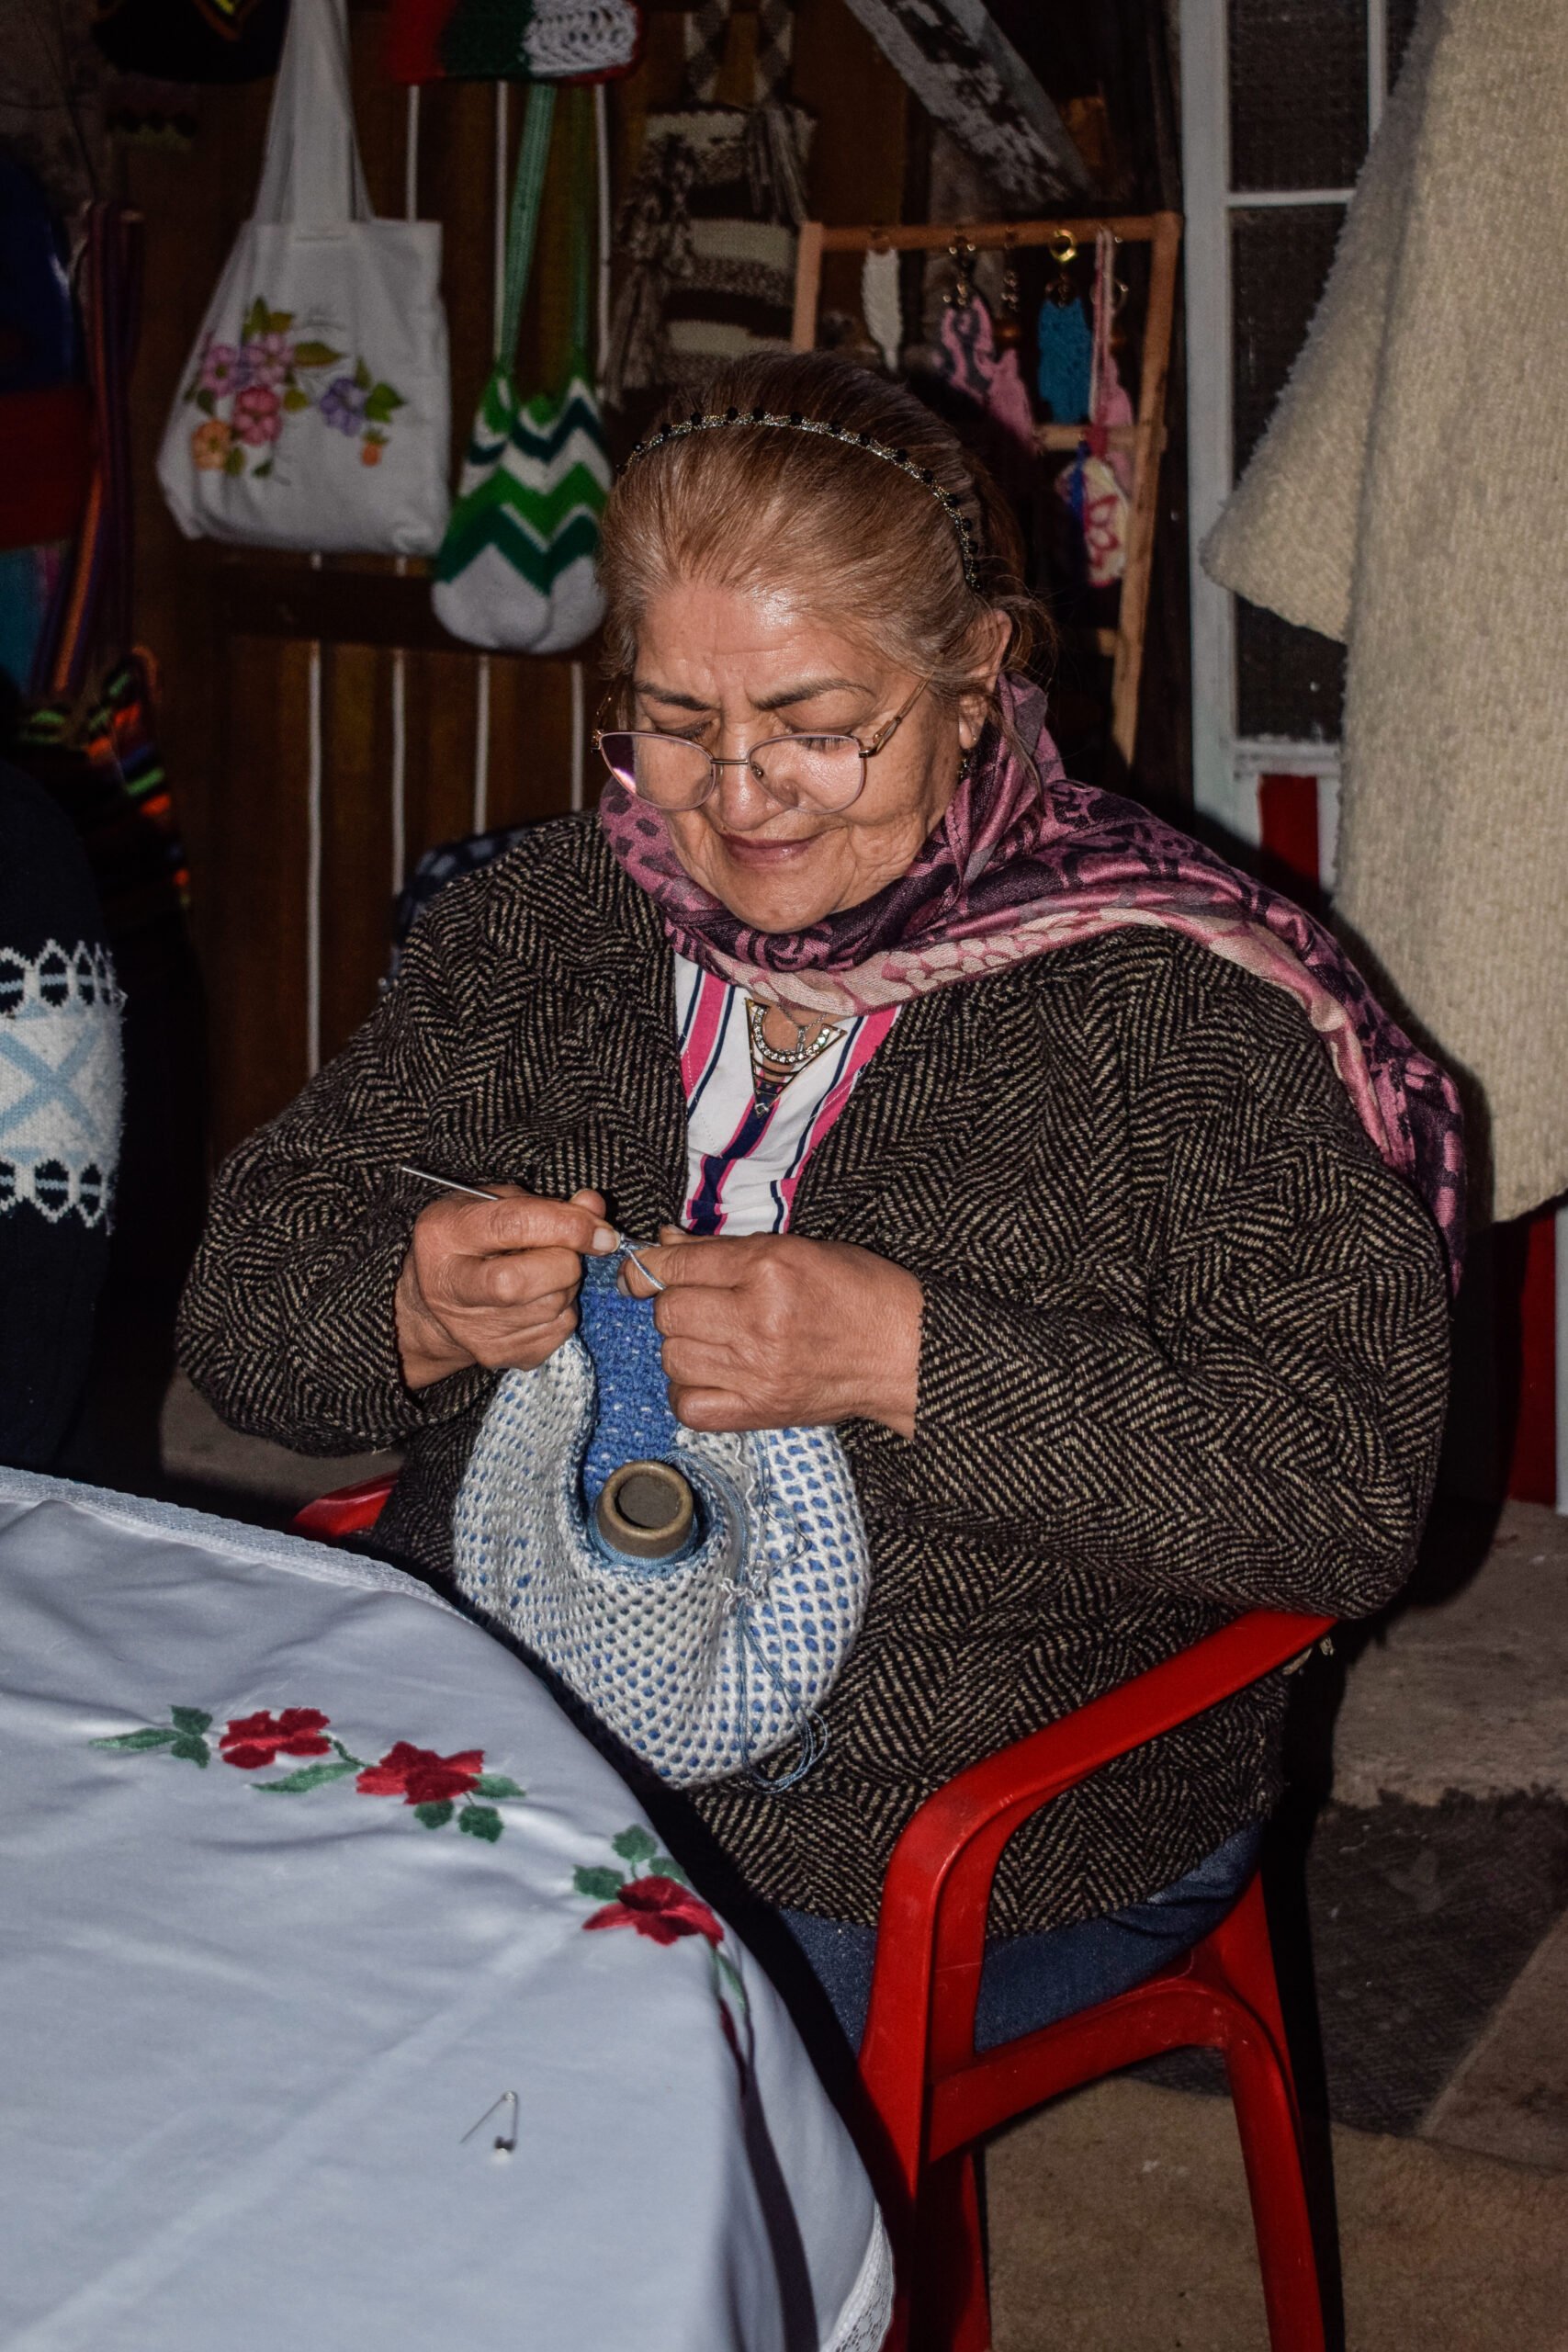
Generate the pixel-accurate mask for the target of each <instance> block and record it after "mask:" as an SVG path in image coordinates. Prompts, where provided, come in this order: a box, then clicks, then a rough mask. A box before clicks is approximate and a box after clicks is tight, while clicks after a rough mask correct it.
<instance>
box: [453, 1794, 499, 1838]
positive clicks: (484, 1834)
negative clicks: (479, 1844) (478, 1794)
mask: <svg viewBox="0 0 1568 2352" xmlns="http://www.w3.org/2000/svg"><path fill="white" fill-rule="evenodd" d="M457 1826H458V1828H459V1829H466V1830H467V1831H468V1835H469V1837H470V1838H484V1839H485V1841H486V1843H487V1844H489V1845H491V1846H493V1845H494V1843H495V1841H496V1839H497V1838H499V1837H500V1835H501V1832H502V1818H501V1815H500V1814H499V1813H497V1811H496V1809H495V1807H494V1805H492V1804H466V1805H465V1806H464V1807H463V1810H462V1812H461V1813H460V1814H459V1815H457Z"/></svg>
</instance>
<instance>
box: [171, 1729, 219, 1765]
mask: <svg viewBox="0 0 1568 2352" xmlns="http://www.w3.org/2000/svg"><path fill="white" fill-rule="evenodd" d="M169 1753H170V1755H171V1756H177V1757H178V1758H179V1759H180V1761H181V1763H182V1764H199V1765H200V1766H201V1768H202V1770H203V1771H205V1770H206V1769H207V1760H208V1758H209V1755H210V1754H211V1750H210V1748H209V1747H208V1745H207V1742H206V1741H205V1740H204V1739H197V1737H196V1736H195V1735H194V1734H193V1733H190V1732H182V1733H181V1734H180V1736H179V1737H178V1739H176V1740H174V1741H172V1742H171V1744H170V1747H169Z"/></svg>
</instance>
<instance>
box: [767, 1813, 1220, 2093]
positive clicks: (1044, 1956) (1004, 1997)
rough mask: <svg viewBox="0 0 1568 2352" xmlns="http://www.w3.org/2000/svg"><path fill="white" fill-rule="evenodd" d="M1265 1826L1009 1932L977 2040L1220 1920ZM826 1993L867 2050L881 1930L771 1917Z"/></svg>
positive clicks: (1060, 2003)
mask: <svg viewBox="0 0 1568 2352" xmlns="http://www.w3.org/2000/svg"><path fill="white" fill-rule="evenodd" d="M1262 1842H1263V1824H1262V1823H1261V1822H1260V1821H1255V1822H1250V1823H1248V1825H1247V1827H1246V1828H1245V1829H1238V1830H1237V1831H1236V1834H1235V1837H1234V1838H1226V1840H1225V1842H1224V1845H1223V1846H1218V1847H1216V1848H1215V1849H1214V1851H1213V1853H1212V1854H1210V1855H1208V1856H1206V1857H1205V1859H1204V1860H1202V1861H1201V1862H1200V1863H1199V1864H1198V1866H1197V1868H1196V1869H1195V1870H1190V1871H1188V1873H1187V1875H1186V1877H1185V1878H1181V1879H1178V1880H1177V1882H1176V1883H1175V1884H1174V1885H1173V1886H1168V1887H1164V1888H1162V1889H1161V1891H1160V1893H1159V1894H1151V1895H1149V1896H1148V1897H1147V1898H1146V1899H1145V1901H1144V1902H1142V1903H1130V1904H1129V1905H1127V1907H1126V1909H1125V1910H1124V1911H1112V1912H1111V1913H1109V1914H1108V1915H1107V1916H1106V1917H1104V1918H1100V1919H1083V1920H1079V1921H1078V1922H1077V1924H1076V1925H1074V1926H1073V1927H1070V1928H1046V1929H1044V1930H1043V1932H1041V1933H1040V1934H1037V1935H1030V1936H1009V1937H1007V1938H1005V1939H1003V1940H1002V1941H1001V1942H999V1943H994V1944H992V1945H991V1947H990V1949H989V1950H988V1951H987V1954H986V1965H985V1968H984V1970H983V1971H982V1973H981V1976H980V1998H979V2003H978V2006H977V2007H976V2012H975V2046H976V2049H977V2050H991V2049H994V2048H995V2047H996V2045H997V2043H998V2042H1001V2041H1016V2039H1017V2038H1018V2036H1019V2035H1020V2034H1024V2033H1033V2032H1034V2031H1036V2030H1037V2029H1038V2028H1039V2027H1041V2026H1044V2025H1055V2023H1056V2022H1057V2020H1058V2019H1059V2018H1066V2017H1071V2016H1073V2015H1074V2013H1075V2012H1076V2011H1077V2010H1078V2009H1088V2008H1092V2007H1094V2006H1095V2004H1096V2003H1097V2002H1100V2001H1109V2000H1110V1999H1111V1996H1113V1995H1114V1994H1117V1993H1126V1992H1129V1991H1131V1989H1132V1987H1133V1986H1134V1985H1141V1984H1142V1983H1143V1982H1144V1980H1145V1977H1149V1976H1153V1975H1155V1974H1156V1973H1157V1972H1158V1971H1159V1970H1160V1969H1162V1968H1164V1967H1167V1966H1168V1964H1169V1962H1171V1961H1173V1960H1176V1959H1177V1958H1179V1955H1180V1954H1181V1953H1182V1952H1184V1951H1190V1949H1191V1947H1192V1946H1193V1945H1194V1944H1195V1943H1199V1942H1201V1940H1202V1939H1203V1937H1205V1936H1206V1935H1208V1934H1209V1933H1210V1931H1211V1930H1212V1929H1213V1928H1217V1927H1218V1926H1219V1923H1220V1921H1221V1920H1222V1919H1223V1918H1224V1916H1225V1914H1226V1912H1227V1911H1229V1910H1231V1909H1233V1908H1234V1906H1235V1904H1236V1903H1238V1902H1239V1901H1240V1899H1241V1896H1242V1895H1243V1894H1245V1893H1246V1891H1247V1882H1248V1880H1249V1879H1250V1878H1251V1876H1252V1874H1253V1872H1254V1871H1255V1870H1256V1869H1257V1867H1258V1849H1259V1847H1260V1846H1261V1845H1262ZM773 1916H774V1917H776V1919H777V1920H778V1922H779V1924H780V1926H781V1927H783V1928H785V1929H786V1930H787V1932H788V1934H789V1935H790V1937H791V1938H792V1939H793V1941H794V1943H795V1947H796V1948H797V1950H798V1951H799V1952H800V1954H801V1955H802V1957H803V1958H804V1959H805V1961H806V1963H807V1967H808V1968H809V1969H810V1971H811V1973H812V1975H813V1976H814V1977H815V1978H816V1980H817V1984H818V1985H819V1986H820V1987H821V1990H822V1992H823V1993H825V1994H826V1996H827V1997H828V2001H829V2005H830V2006H831V2008H832V2012H833V2016H834V2018H836V2019H837V2021H838V2025H839V2029H840V2032H841V2033H842V2034H843V2036H844V2039H845V2041H846V2042H847V2043H848V2046H849V2050H850V2051H851V2052H854V2051H857V2050H858V2049H859V2048H860V2043H861V2036H862V2034H863V2032H864V2030H865V2013H866V2009H867V2007H869V2005H870V2001H871V1970H872V1962H873V1960H874V1957H875V1952H876V1930H875V1928H857V1927H854V1926H852V1925H850V1924H848V1923H847V1922H845V1921H843V1920H841V1919H819V1918H817V1917H814V1916H813V1915H812V1914H811V1913H810V1912H807V1911H784V1910H780V1911H778V1912H776V1913H775V1914H774V1915H773Z"/></svg>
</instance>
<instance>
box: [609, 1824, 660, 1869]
mask: <svg viewBox="0 0 1568 2352" xmlns="http://www.w3.org/2000/svg"><path fill="white" fill-rule="evenodd" d="M610 1850H611V1852H612V1853H615V1854H619V1855H620V1856H621V1858H622V1859H623V1860H625V1861H628V1862H650V1861H651V1860H653V1857H654V1856H655V1854H657V1853H658V1851H659V1840H658V1838H655V1837H654V1836H653V1835H652V1833H651V1832H650V1831H649V1830H647V1829H638V1828H636V1827H633V1828H631V1829H623V1830H622V1832H621V1834H620V1836H619V1837H618V1838H611V1840H610Z"/></svg>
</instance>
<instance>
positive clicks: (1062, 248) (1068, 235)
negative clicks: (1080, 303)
mask: <svg viewBox="0 0 1568 2352" xmlns="http://www.w3.org/2000/svg"><path fill="white" fill-rule="evenodd" d="M1045 250H1046V252H1047V253H1048V254H1050V256H1051V258H1052V260H1053V261H1054V262H1055V265H1056V275H1055V277H1054V278H1053V279H1052V280H1051V282H1050V284H1049V285H1048V286H1047V287H1046V288H1045V300H1047V301H1048V302H1050V303H1053V304H1054V305H1055V308H1056V309H1057V310H1058V311H1065V310H1066V309H1067V308H1068V307H1069V305H1071V304H1072V303H1074V302H1076V301H1077V299H1078V289H1077V287H1076V286H1075V285H1074V283H1073V281H1072V278H1071V277H1070V276H1069V275H1068V271H1069V268H1070V266H1071V265H1072V264H1073V263H1074V262H1075V261H1077V257H1078V241H1077V238H1076V237H1075V236H1074V235H1073V232H1072V231H1071V230H1070V229H1058V230H1057V232H1056V233H1055V236H1054V237H1052V238H1050V239H1049V240H1048V242H1047V243H1046V247H1045Z"/></svg>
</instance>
